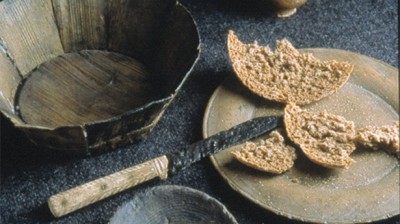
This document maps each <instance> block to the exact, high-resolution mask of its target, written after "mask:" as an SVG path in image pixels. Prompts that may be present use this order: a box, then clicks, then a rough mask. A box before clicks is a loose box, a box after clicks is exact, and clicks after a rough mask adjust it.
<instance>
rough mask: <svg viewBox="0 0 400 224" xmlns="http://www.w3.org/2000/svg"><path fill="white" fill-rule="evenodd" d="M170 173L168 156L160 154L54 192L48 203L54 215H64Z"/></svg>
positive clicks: (165, 176)
mask: <svg viewBox="0 0 400 224" xmlns="http://www.w3.org/2000/svg"><path fill="white" fill-rule="evenodd" d="M167 175H168V159H167V157H166V156H160V157H157V158H155V159H152V160H149V161H146V162H144V163H141V164H139V165H136V166H133V167H130V168H127V169H125V170H121V171H118V172H116V173H114V174H111V175H109V176H105V177H102V178H99V179H97V180H93V181H91V182H88V183H85V184H83V185H80V186H78V187H75V188H72V189H70V190H67V191H64V192H61V193H59V194H56V195H53V196H51V197H50V198H49V200H48V205H49V208H50V211H51V212H52V213H53V215H54V216H55V217H60V216H63V215H66V214H68V213H70V212H73V211H75V210H77V209H79V208H82V207H84V206H86V205H89V204H93V203H95V202H97V201H100V200H102V199H104V198H106V197H109V196H111V195H114V194H117V193H118V192H121V191H123V190H126V189H128V188H131V187H133V186H136V185H138V184H140V183H143V182H145V181H148V180H151V179H154V178H156V177H159V178H161V179H165V178H167Z"/></svg>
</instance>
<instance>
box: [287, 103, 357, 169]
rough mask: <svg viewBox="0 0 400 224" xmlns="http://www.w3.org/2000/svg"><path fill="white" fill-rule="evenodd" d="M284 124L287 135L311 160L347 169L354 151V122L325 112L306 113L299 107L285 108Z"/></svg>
mask: <svg viewBox="0 0 400 224" xmlns="http://www.w3.org/2000/svg"><path fill="white" fill-rule="evenodd" d="M284 123H285V128H286V132H287V135H288V137H289V138H290V140H292V141H293V142H294V143H296V144H297V145H299V146H300V148H301V150H302V151H303V152H304V154H305V155H306V156H307V157H308V158H309V159H310V160H311V161H313V162H314V163H317V164H319V165H322V166H325V167H331V168H336V167H338V168H348V167H349V166H350V165H351V164H352V162H353V160H352V159H351V158H350V154H351V153H352V152H353V151H354V150H355V148H356V146H355V144H354V143H353V138H354V135H355V128H354V123H353V122H351V121H347V120H346V119H345V118H343V117H340V116H336V115H333V114H330V113H327V112H315V113H314V112H310V111H306V110H302V109H301V108H300V107H299V106H296V105H294V104H288V105H287V106H286V107H285V113H284Z"/></svg>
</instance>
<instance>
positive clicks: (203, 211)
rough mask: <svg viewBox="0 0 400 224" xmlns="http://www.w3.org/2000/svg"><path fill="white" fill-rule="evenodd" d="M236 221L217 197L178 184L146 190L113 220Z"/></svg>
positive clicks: (148, 223)
mask: <svg viewBox="0 0 400 224" xmlns="http://www.w3.org/2000/svg"><path fill="white" fill-rule="evenodd" d="M125 223H130V224H164V223H197V224H209V223H214V224H237V221H236V219H235V218H234V217H233V216H232V214H231V213H230V212H229V211H228V210H227V209H226V207H225V206H224V205H223V204H221V202H219V201H218V200H216V199H215V198H213V197H211V196H209V195H208V194H206V193H204V192H201V191H198V190H195V189H192V188H188V187H183V186H177V185H165V186H158V187H153V188H150V189H148V190H146V191H143V192H141V193H139V194H137V195H135V197H134V198H133V199H132V200H130V201H128V202H127V203H125V204H124V205H122V206H121V207H120V208H118V210H117V211H116V212H115V214H114V216H113V217H112V218H111V220H110V224H125Z"/></svg>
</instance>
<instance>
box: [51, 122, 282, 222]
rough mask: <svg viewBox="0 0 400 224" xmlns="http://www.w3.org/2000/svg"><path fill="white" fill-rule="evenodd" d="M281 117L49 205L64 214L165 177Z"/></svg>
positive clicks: (233, 131) (71, 193)
mask: <svg viewBox="0 0 400 224" xmlns="http://www.w3.org/2000/svg"><path fill="white" fill-rule="evenodd" d="M281 120H282V118H281V117H280V116H266V117H259V118H254V119H251V120H249V121H246V122H243V123H241V124H239V125H237V126H234V127H232V128H230V129H228V130H226V131H222V132H219V133H217V134H215V135H212V136H210V137H208V138H206V139H204V140H202V141H199V142H196V143H194V144H192V145H190V146H187V147H184V148H181V149H179V150H176V151H174V152H171V153H168V154H165V155H163V156H160V157H157V158H155V159H152V160H148V161H146V162H143V163H141V164H138V165H135V166H132V167H130V168H127V169H124V170H121V171H118V172H116V173H114V174H111V175H109V176H105V177H102V178H99V179H97V180H93V181H90V182H88V183H85V184H82V185H80V186H77V187H75V188H72V189H69V190H67V191H64V192H61V193H58V194H55V195H53V196H51V197H50V198H49V199H48V206H49V208H50V211H51V213H52V214H53V215H54V216H55V217H61V216H63V215H66V214H69V213H71V212H73V211H76V210H78V209H80V208H83V207H85V206H87V205H90V204H93V203H95V202H97V201H100V200H102V199H104V198H106V197H109V196H112V195H114V194H117V193H119V192H121V191H123V190H126V189H128V188H131V187H134V186H136V185H138V184H140V183H143V182H146V181H148V180H151V179H154V178H157V177H159V178H160V179H166V178H167V177H168V176H173V175H174V174H176V173H177V172H179V171H181V170H183V169H185V168H187V167H189V166H190V165H191V164H193V163H195V162H197V161H199V160H201V159H202V158H204V157H207V156H209V155H212V154H214V153H217V152H219V151H221V150H223V149H225V148H227V147H230V146H233V145H236V144H240V143H243V142H244V141H247V140H250V139H252V138H254V137H257V136H259V135H262V134H264V133H266V132H268V131H271V130H272V129H274V128H275V127H277V126H278V125H279V123H280V122H281Z"/></svg>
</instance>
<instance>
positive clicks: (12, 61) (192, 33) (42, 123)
mask: <svg viewBox="0 0 400 224" xmlns="http://www.w3.org/2000/svg"><path fill="white" fill-rule="evenodd" d="M198 55H199V36H198V32H197V28H196V25H195V23H194V21H193V19H192V17H191V16H190V14H189V13H188V12H187V11H186V9H185V8H184V7H183V6H182V5H180V4H179V3H177V2H176V1H175V0H82V1H67V0H42V1H36V0H19V1H13V0H3V1H0V110H1V113H3V114H4V115H5V117H7V118H9V119H10V120H11V121H12V123H13V124H14V125H15V126H16V127H17V128H20V129H21V130H23V131H24V132H25V133H26V134H27V135H28V137H29V138H30V139H31V140H32V141H33V142H35V143H37V144H39V145H41V146H47V147H49V148H54V149H62V150H68V151H69V152H72V151H77V152H94V151H99V150H100V149H105V148H115V147H116V146H119V145H124V144H127V143H133V142H136V141H138V140H142V139H144V138H146V136H147V135H148V134H149V132H150V131H151V130H152V128H153V127H154V126H155V124H156V123H157V121H158V120H159V118H160V117H161V115H162V114H163V112H164V110H165V109H166V108H167V107H168V105H169V104H170V103H171V102H172V100H173V99H174V97H175V95H176V94H177V93H178V91H179V90H180V87H181V86H182V84H183V83H184V81H185V80H186V79H187V77H188V74H189V72H190V71H191V69H192V67H193V65H194V63H195V62H196V60H197V58H198Z"/></svg>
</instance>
